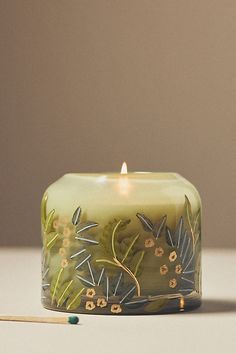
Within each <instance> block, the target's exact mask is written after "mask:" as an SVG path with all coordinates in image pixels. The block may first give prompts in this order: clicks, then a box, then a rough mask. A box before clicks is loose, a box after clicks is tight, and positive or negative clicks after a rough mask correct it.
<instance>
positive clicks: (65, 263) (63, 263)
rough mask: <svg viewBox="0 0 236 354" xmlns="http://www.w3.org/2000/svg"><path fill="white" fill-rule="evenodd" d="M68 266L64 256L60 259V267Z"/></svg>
mask: <svg viewBox="0 0 236 354" xmlns="http://www.w3.org/2000/svg"><path fill="white" fill-rule="evenodd" d="M67 266H68V260H67V259H66V258H64V259H63V260H62V261H61V267H62V268H66V267H67Z"/></svg>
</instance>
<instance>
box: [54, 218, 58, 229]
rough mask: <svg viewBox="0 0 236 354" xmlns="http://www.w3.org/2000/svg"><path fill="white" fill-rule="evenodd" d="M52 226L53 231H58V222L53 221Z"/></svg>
mask: <svg viewBox="0 0 236 354" xmlns="http://www.w3.org/2000/svg"><path fill="white" fill-rule="evenodd" d="M52 226H53V228H54V229H58V227H59V221H58V219H55V220H54V221H53V223H52Z"/></svg>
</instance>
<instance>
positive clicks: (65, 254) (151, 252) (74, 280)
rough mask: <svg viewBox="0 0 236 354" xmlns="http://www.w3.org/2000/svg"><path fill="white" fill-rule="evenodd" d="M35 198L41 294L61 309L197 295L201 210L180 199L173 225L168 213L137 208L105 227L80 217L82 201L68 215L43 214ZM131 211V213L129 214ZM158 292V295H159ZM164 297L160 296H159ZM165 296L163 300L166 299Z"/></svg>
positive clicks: (159, 304)
mask: <svg viewBox="0 0 236 354" xmlns="http://www.w3.org/2000/svg"><path fill="white" fill-rule="evenodd" d="M46 204H47V196H46V195H45V196H44V198H43V201H42V236H43V265H42V280H43V284H42V295H43V297H42V299H43V303H44V304H45V306H46V307H48V308H51V309H54V308H56V309H57V310H58V309H59V310H62V311H71V312H73V311H75V312H93V313H106V314H117V315H118V314H120V313H137V312H138V313H148V312H153V313H155V312H159V311H161V310H162V309H165V307H166V308H168V301H176V304H177V305H176V306H177V307H179V310H181V311H183V310H184V308H185V304H186V303H185V297H188V296H190V295H191V296H196V298H197V297H199V296H200V295H199V293H200V285H199V284H200V283H199V277H200V257H199V253H200V212H199V211H198V212H196V213H193V212H192V209H191V205H190V202H189V200H188V198H187V197H185V204H184V206H183V215H182V216H180V218H179V221H178V223H177V225H175V227H174V228H173V227H172V228H170V227H169V225H167V220H168V218H167V216H166V215H164V216H163V217H161V218H160V219H159V220H156V221H153V220H151V219H149V218H148V217H147V216H146V215H145V214H143V213H137V215H136V217H137V218H138V220H139V222H140V224H139V226H140V228H139V230H138V232H137V230H136V229H135V231H133V228H132V220H130V219H115V218H114V219H113V220H111V221H110V222H109V223H108V224H107V225H99V224H98V223H97V222H96V221H90V220H87V218H86V215H84V214H83V212H82V209H81V207H78V208H77V209H76V210H75V212H74V214H73V215H72V217H71V218H70V217H68V216H63V215H58V214H57V213H56V211H55V210H51V211H49V212H47V211H46V210H47V208H46ZM134 217H135V216H134ZM163 294H164V295H163ZM163 296H164V298H163ZM167 300H168V301H167Z"/></svg>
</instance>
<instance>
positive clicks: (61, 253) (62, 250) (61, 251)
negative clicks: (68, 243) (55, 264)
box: [59, 247, 66, 257]
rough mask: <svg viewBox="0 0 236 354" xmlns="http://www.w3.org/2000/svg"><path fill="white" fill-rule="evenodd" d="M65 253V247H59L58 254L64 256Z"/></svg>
mask: <svg viewBox="0 0 236 354" xmlns="http://www.w3.org/2000/svg"><path fill="white" fill-rule="evenodd" d="M65 254H66V250H65V248H63V247H61V248H60V249H59V255H60V256H61V257H64V256H65Z"/></svg>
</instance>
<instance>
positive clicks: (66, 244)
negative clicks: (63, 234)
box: [62, 238, 70, 247]
mask: <svg viewBox="0 0 236 354" xmlns="http://www.w3.org/2000/svg"><path fill="white" fill-rule="evenodd" d="M62 245H63V247H69V246H70V241H69V240H68V239H67V238H65V239H64V240H63V242H62Z"/></svg>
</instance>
